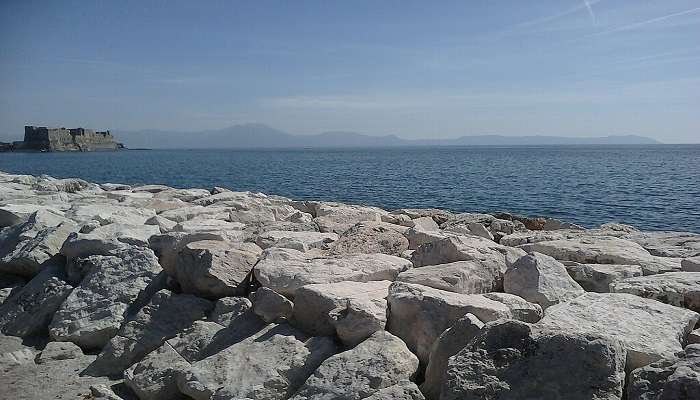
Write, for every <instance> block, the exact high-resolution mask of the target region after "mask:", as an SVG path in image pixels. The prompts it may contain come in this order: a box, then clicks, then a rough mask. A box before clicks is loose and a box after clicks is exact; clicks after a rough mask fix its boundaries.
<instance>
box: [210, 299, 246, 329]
mask: <svg viewBox="0 0 700 400" xmlns="http://www.w3.org/2000/svg"><path fill="white" fill-rule="evenodd" d="M252 307H253V304H252V302H251V301H250V300H248V299H246V298H245V297H224V298H221V299H219V300H217V301H216V303H214V310H212V312H211V314H209V320H211V321H214V322H216V323H217V324H219V325H222V326H229V325H231V323H232V322H233V321H235V320H236V318H238V317H239V316H240V315H242V314H243V313H245V312H247V311H248V310H251V309H252Z"/></svg>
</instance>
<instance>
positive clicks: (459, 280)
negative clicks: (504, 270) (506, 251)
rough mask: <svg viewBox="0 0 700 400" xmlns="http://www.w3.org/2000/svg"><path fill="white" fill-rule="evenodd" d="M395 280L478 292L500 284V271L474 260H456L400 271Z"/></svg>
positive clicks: (490, 290) (442, 288)
mask: <svg viewBox="0 0 700 400" xmlns="http://www.w3.org/2000/svg"><path fill="white" fill-rule="evenodd" d="M396 280H397V281H401V282H408V283H416V284H419V285H424V286H430V287H432V288H435V289H441V290H446V291H448V292H455V293H463V294H474V293H477V294H478V293H488V292H492V291H494V290H496V289H497V288H498V286H500V285H499V282H500V273H498V272H496V271H494V270H491V269H489V268H486V267H484V265H482V264H480V263H478V262H475V261H457V262H452V263H448V264H438V265H429V266H425V267H420V268H412V269H409V270H407V271H404V272H402V273H400V274H399V276H398V277H396Z"/></svg>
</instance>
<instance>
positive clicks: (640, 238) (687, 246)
mask: <svg viewBox="0 0 700 400" xmlns="http://www.w3.org/2000/svg"><path fill="white" fill-rule="evenodd" d="M624 238H625V239H627V240H631V241H633V242H635V243H639V244H640V245H641V246H642V247H644V248H645V249H646V250H647V251H649V253H651V254H652V255H655V256H661V257H680V258H687V257H696V256H700V234H698V233H691V232H666V231H659V232H639V231H632V232H630V233H629V234H627V235H625V236H624Z"/></svg>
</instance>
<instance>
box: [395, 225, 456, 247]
mask: <svg viewBox="0 0 700 400" xmlns="http://www.w3.org/2000/svg"><path fill="white" fill-rule="evenodd" d="M404 236H405V237H406V239H408V248H409V249H411V250H415V249H417V248H418V247H419V246H421V245H423V244H426V243H432V242H437V241H439V240H442V239H445V238H448V237H453V236H459V235H458V234H456V233H451V232H445V231H441V230H437V231H427V230H423V229H421V228H417V227H414V228H411V229H408V230H407V231H406V232H404Z"/></svg>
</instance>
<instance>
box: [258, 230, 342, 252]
mask: <svg viewBox="0 0 700 400" xmlns="http://www.w3.org/2000/svg"><path fill="white" fill-rule="evenodd" d="M335 240H338V235H336V234H335V233H320V232H309V231H299V232H290V231H268V232H264V233H261V234H260V235H258V236H257V238H256V240H255V243H256V244H257V245H258V246H260V247H261V248H262V249H267V248H269V247H283V248H287V249H294V250H299V251H303V252H307V251H309V250H310V249H321V248H323V247H324V246H327V245H328V244H329V243H332V242H333V241H335Z"/></svg>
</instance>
